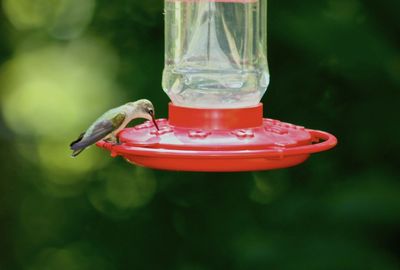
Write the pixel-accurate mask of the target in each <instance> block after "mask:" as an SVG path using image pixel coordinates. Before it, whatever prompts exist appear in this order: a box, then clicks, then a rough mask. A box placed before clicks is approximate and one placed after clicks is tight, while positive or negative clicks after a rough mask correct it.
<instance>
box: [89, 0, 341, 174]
mask: <svg viewBox="0 0 400 270" xmlns="http://www.w3.org/2000/svg"><path fill="white" fill-rule="evenodd" d="M266 4H267V0H165V39H166V42H165V68H164V73H163V88H164V91H165V92H166V93H167V94H168V96H169V97H170V99H171V100H172V102H171V103H170V104H169V117H168V119H157V120H156V122H157V124H158V127H159V130H157V129H156V128H155V126H154V124H153V123H151V122H145V123H144V124H140V125H137V126H135V127H133V128H126V129H124V130H123V131H121V132H120V134H119V140H120V144H118V145H117V144H112V143H110V142H106V141H100V142H98V143H97V145H98V146H99V147H102V148H105V149H107V150H109V151H110V152H111V154H112V156H119V155H120V156H123V157H124V158H125V159H126V160H127V161H129V162H131V163H133V164H137V165H141V166H145V167H150V168H154V169H163V170H179V171H214V172H234V171H256V170H269V169H278V168H285V167H290V166H295V165H298V164H300V163H302V162H304V161H305V160H307V158H308V157H309V156H310V154H313V153H317V152H321V151H325V150H328V149H330V148H333V147H334V146H335V145H336V143H337V140H336V138H335V137H334V136H333V135H331V134H328V133H326V132H322V131H317V130H311V129H306V128H304V127H301V126H296V125H293V124H289V123H284V122H281V121H278V120H273V119H268V118H263V105H262V104H261V103H260V100H261V98H262V96H263V95H264V93H265V91H266V89H267V87H268V84H269V71H268V62H267V55H266V52H267V31H266V30H267V6H266Z"/></svg>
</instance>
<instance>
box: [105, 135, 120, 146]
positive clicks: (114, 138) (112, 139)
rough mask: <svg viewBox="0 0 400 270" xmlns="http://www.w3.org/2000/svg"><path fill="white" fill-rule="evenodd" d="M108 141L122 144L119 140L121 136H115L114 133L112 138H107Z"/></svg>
mask: <svg viewBox="0 0 400 270" xmlns="http://www.w3.org/2000/svg"><path fill="white" fill-rule="evenodd" d="M106 141H107V142H109V143H112V144H115V145H120V144H121V142H120V141H119V138H118V137H117V136H115V135H114V134H112V135H111V136H110V138H108V139H106Z"/></svg>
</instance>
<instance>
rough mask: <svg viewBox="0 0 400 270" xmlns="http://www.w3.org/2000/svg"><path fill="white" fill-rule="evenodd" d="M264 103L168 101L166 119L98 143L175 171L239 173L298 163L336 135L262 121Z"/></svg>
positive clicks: (130, 158) (140, 162) (131, 158)
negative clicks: (234, 105)
mask: <svg viewBox="0 0 400 270" xmlns="http://www.w3.org/2000/svg"><path fill="white" fill-rule="evenodd" d="M262 115H263V107H262V104H259V105H258V106H255V107H250V108H240V109H197V108H187V107H179V106H176V105H173V104H172V103H170V105H169V120H166V119H157V124H158V126H159V128H160V130H157V129H156V128H155V126H154V125H153V123H151V122H145V123H144V124H141V125H138V126H135V127H133V128H126V129H124V130H123V131H121V132H120V134H119V139H120V142H121V144H120V145H115V144H111V143H109V142H105V141H100V142H98V143H97V146H99V147H102V148H105V149H107V150H109V151H110V152H111V155H112V156H113V157H115V156H118V155H120V156H123V157H124V158H125V159H126V160H127V161H128V162H131V163H134V164H136V165H140V166H144V167H149V168H154V169H161V170H175V171H206V172H238V171H258V170H271V169H279V168H286V167H291V166H295V165H298V164H300V163H302V162H304V161H305V160H307V158H308V157H309V156H310V154H312V153H317V152H322V151H326V150H328V149H331V148H333V147H334V146H335V145H336V144H337V140H336V138H335V137H334V136H333V135H331V134H328V133H326V132H322V131H316V130H310V129H305V128H304V127H300V126H295V125H292V124H288V123H283V122H280V121H278V120H273V119H263V118H262Z"/></svg>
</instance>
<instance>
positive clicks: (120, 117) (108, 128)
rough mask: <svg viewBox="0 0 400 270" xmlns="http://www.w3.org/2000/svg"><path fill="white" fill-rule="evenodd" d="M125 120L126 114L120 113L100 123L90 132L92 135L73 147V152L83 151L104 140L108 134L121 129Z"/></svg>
mask: <svg viewBox="0 0 400 270" xmlns="http://www.w3.org/2000/svg"><path fill="white" fill-rule="evenodd" d="M125 118H126V114H125V113H118V114H116V115H115V116H114V117H113V118H111V119H105V120H102V121H100V122H98V123H97V124H96V125H95V126H94V127H93V129H92V131H91V132H90V135H87V136H84V138H83V139H82V140H81V141H79V142H77V143H75V144H73V145H72V146H71V150H74V151H75V150H78V149H82V148H85V147H88V146H89V145H92V144H94V143H96V142H98V141H99V140H101V139H103V138H104V137H106V136H107V135H108V134H110V133H111V132H113V131H114V130H116V129H117V128H119V127H120V126H121V125H122V123H123V122H124V120H125Z"/></svg>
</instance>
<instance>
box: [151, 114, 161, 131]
mask: <svg viewBox="0 0 400 270" xmlns="http://www.w3.org/2000/svg"><path fill="white" fill-rule="evenodd" d="M150 115H151V119H152V120H153V124H154V125H155V126H156V129H157V130H160V129H159V128H158V125H157V122H156V118H155V116H154V113H150Z"/></svg>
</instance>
